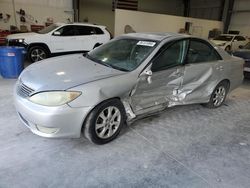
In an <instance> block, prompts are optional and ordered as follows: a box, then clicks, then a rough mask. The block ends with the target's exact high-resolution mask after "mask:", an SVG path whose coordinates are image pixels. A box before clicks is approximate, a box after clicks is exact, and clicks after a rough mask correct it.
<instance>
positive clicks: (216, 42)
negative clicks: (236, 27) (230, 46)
mask: <svg viewBox="0 0 250 188" xmlns="http://www.w3.org/2000/svg"><path fill="white" fill-rule="evenodd" d="M211 41H212V42H213V43H214V44H216V45H221V44H224V43H228V42H229V41H224V40H211Z"/></svg>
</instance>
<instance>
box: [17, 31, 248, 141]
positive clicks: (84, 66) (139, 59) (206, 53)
mask: <svg viewBox="0 0 250 188" xmlns="http://www.w3.org/2000/svg"><path fill="white" fill-rule="evenodd" d="M243 63H244V62H243V60H242V59H239V58H236V57H232V56H230V55H228V54H227V53H226V52H224V51H223V50H220V49H218V48H217V47H214V46H213V45H212V44H211V43H209V42H208V41H206V40H203V39H200V38H195V37H190V36H186V35H180V34H173V33H133V34H127V35H123V36H120V37H117V38H115V39H113V40H111V41H110V42H108V43H106V44H104V45H102V46H100V47H98V48H96V49H95V50H93V51H91V52H89V53H88V54H85V55H83V54H76V55H68V56H61V57H56V58H51V59H47V60H43V61H41V62H39V63H35V64H32V65H31V66H29V67H28V68H26V69H25V70H24V71H23V72H22V74H21V75H20V77H19V79H18V81H17V83H16V86H15V92H14V98H15V106H16V109H17V112H18V115H19V117H20V119H21V120H22V122H23V123H24V124H25V125H26V126H27V127H28V128H29V129H30V130H31V131H32V132H33V133H35V134H38V135H40V136H44V137H71V138H72V137H80V136H81V133H83V134H84V135H85V137H86V138H88V139H89V140H90V141H91V142H94V143H96V144H104V143H107V142H109V141H111V140H113V139H114V138H116V137H117V135H118V134H119V132H120V130H121V128H122V126H123V125H124V123H126V122H132V121H134V120H136V119H138V118H141V117H145V116H148V115H150V114H154V113H156V112H160V111H162V110H164V109H166V108H168V107H171V106H175V105H184V104H194V103H201V104H203V105H204V106H206V107H209V108H217V107H219V106H221V105H222V104H223V102H224V100H225V98H226V95H227V94H228V93H229V92H230V91H232V90H233V89H235V88H236V87H237V86H239V85H240V84H241V82H242V79H243Z"/></svg>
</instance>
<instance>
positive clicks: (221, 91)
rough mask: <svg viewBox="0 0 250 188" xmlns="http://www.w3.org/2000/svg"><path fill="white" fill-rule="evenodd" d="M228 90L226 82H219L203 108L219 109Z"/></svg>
mask: <svg viewBox="0 0 250 188" xmlns="http://www.w3.org/2000/svg"><path fill="white" fill-rule="evenodd" d="M228 89H229V83H228V82H227V81H222V82H220V83H219V84H218V85H217V86H216V88H215V89H214V91H213V93H212V94H211V96H210V100H209V102H208V103H206V104H204V106H205V107H207V108H218V107H220V106H221V105H222V104H223V103H224V101H225V99H226V97H227V92H228Z"/></svg>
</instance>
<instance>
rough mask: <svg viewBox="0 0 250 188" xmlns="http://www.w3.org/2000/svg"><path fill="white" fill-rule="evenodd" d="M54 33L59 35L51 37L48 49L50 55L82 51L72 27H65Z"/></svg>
mask: <svg viewBox="0 0 250 188" xmlns="http://www.w3.org/2000/svg"><path fill="white" fill-rule="evenodd" d="M56 32H58V33H60V34H58V35H54V34H52V36H51V42H50V49H51V52H52V53H60V52H72V51H80V50H81V49H82V46H81V42H80V41H79V40H78V39H77V36H76V35H75V33H76V32H75V28H74V26H72V25H66V26H63V27H61V28H59V29H58V30H57V31H56Z"/></svg>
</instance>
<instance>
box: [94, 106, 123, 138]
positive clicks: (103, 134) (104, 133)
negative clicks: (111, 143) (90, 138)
mask: <svg viewBox="0 0 250 188" xmlns="http://www.w3.org/2000/svg"><path fill="white" fill-rule="evenodd" d="M120 123H121V112H120V110H119V109H118V108H117V107H115V106H109V107H107V108H105V109H104V110H103V111H101V113H100V114H99V115H98V117H97V119H96V124H95V131H96V134H97V136H98V137H99V138H102V139H107V138H110V137H111V136H112V135H114V134H115V133H116V131H117V130H118V128H119V126H120Z"/></svg>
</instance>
